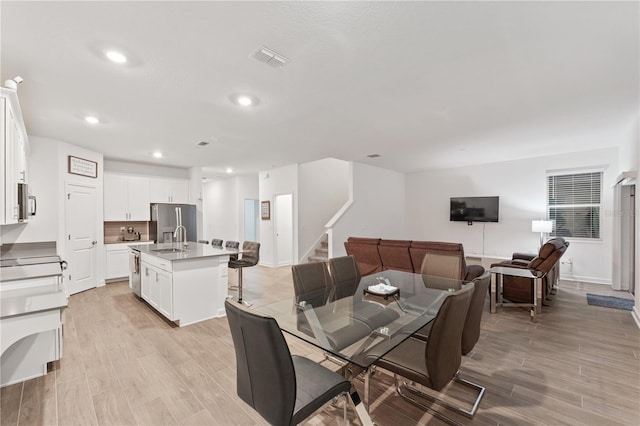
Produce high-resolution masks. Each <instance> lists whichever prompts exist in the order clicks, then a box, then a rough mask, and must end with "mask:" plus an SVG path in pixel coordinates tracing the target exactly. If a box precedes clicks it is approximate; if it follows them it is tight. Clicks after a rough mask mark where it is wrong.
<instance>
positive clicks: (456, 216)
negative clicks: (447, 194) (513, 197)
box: [449, 197, 500, 222]
mask: <svg viewBox="0 0 640 426" xmlns="http://www.w3.org/2000/svg"><path fill="white" fill-rule="evenodd" d="M499 205H500V197H451V205H450V209H449V220H451V221H452V222H497V221H498V211H499Z"/></svg>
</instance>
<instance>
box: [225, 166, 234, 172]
mask: <svg viewBox="0 0 640 426" xmlns="http://www.w3.org/2000/svg"><path fill="white" fill-rule="evenodd" d="M225 171H226V172H227V173H233V169H232V168H231V167H227V170H225Z"/></svg>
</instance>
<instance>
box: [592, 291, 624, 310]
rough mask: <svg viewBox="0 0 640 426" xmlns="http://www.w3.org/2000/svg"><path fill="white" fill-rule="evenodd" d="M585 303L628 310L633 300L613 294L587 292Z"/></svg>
mask: <svg viewBox="0 0 640 426" xmlns="http://www.w3.org/2000/svg"><path fill="white" fill-rule="evenodd" d="M587 303H588V304H589V305H594V306H602V307H605V308H613V309H624V310H625V311H630V310H632V309H633V300H631V299H623V298H621V297H614V296H601V295H599V294H591V293H587Z"/></svg>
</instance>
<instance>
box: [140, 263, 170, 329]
mask: <svg viewBox="0 0 640 426" xmlns="http://www.w3.org/2000/svg"><path fill="white" fill-rule="evenodd" d="M140 265H141V268H142V273H141V275H142V276H141V288H140V290H141V291H140V295H141V297H142V298H143V299H144V300H146V301H147V302H148V303H149V304H150V305H151V306H153V307H154V308H155V309H156V310H157V311H158V312H160V313H161V314H162V315H164V316H165V317H167V318H168V319H169V320H171V321H173V320H174V316H173V272H172V269H171V262H170V261H163V260H161V259H159V258H157V257H153V256H145V255H143V256H142V259H141V262H140Z"/></svg>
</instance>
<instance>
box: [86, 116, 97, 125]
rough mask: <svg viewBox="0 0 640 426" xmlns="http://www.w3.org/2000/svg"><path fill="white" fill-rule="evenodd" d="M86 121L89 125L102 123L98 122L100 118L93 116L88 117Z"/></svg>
mask: <svg viewBox="0 0 640 426" xmlns="http://www.w3.org/2000/svg"><path fill="white" fill-rule="evenodd" d="M84 121H86V122H87V123H89V124H98V123H100V120H98V118H97V117H94V116H92V115H87V116H86V117H85V118H84Z"/></svg>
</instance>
